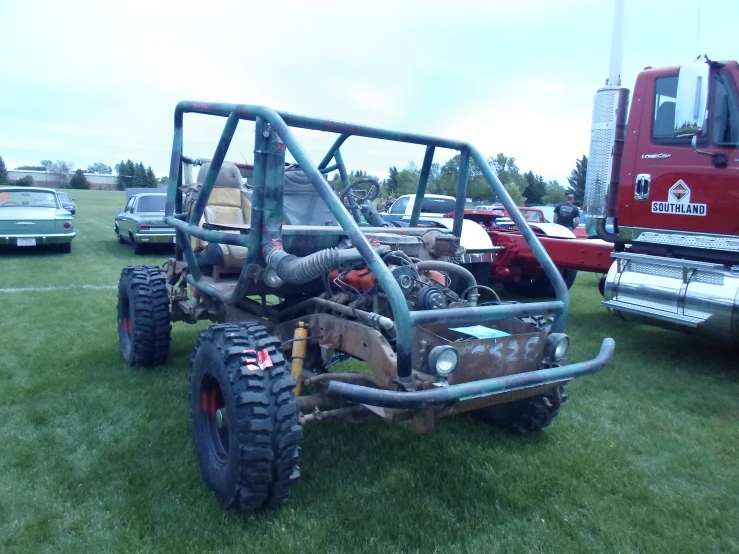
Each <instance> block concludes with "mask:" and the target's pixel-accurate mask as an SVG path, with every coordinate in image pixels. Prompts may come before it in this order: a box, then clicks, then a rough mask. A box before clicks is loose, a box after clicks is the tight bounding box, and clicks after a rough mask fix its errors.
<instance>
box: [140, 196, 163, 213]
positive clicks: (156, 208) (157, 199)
mask: <svg viewBox="0 0 739 554" xmlns="http://www.w3.org/2000/svg"><path fill="white" fill-rule="evenodd" d="M166 200H167V196H166V195H164V194H162V195H161V196H159V195H157V196H142V197H141V198H139V204H138V206H136V211H137V212H163V211H164V204H165V202H166Z"/></svg>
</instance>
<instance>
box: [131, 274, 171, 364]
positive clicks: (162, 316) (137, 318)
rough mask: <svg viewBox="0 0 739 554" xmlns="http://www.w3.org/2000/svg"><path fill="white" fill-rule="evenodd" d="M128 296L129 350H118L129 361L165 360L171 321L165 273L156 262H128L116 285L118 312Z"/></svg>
mask: <svg viewBox="0 0 739 554" xmlns="http://www.w3.org/2000/svg"><path fill="white" fill-rule="evenodd" d="M126 295H128V296H130V299H131V314H130V315H131V319H132V329H131V351H130V353H128V354H126V353H124V352H123V351H121V354H122V355H123V358H124V359H125V360H126V362H127V363H128V364H129V365H132V366H139V367H156V366H162V365H164V364H166V363H167V358H168V357H169V344H170V338H171V334H172V323H171V320H170V314H169V295H168V294H167V284H166V278H165V275H164V273H163V272H162V270H161V269H159V268H158V267H157V266H140V265H139V266H128V267H125V268H123V270H122V271H121V280H120V282H119V285H118V313H119V314H120V313H121V310H122V306H121V303H122V302H123V301H124V299H125V296H126Z"/></svg>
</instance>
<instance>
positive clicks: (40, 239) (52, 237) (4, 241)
mask: <svg viewBox="0 0 739 554" xmlns="http://www.w3.org/2000/svg"><path fill="white" fill-rule="evenodd" d="M76 236H77V233H51V234H48V235H40V234H39V235H33V234H28V235H0V244H1V245H3V246H15V245H16V243H17V240H18V239H36V246H42V245H44V244H64V243H67V242H72V239H74V237H76Z"/></svg>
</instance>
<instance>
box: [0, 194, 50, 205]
mask: <svg viewBox="0 0 739 554" xmlns="http://www.w3.org/2000/svg"><path fill="white" fill-rule="evenodd" d="M14 206H23V207H28V208H56V207H57V205H56V196H55V195H54V193H53V192H46V191H38V190H3V191H0V208H12V207H14Z"/></svg>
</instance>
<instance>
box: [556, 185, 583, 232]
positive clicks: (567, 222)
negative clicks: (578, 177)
mask: <svg viewBox="0 0 739 554" xmlns="http://www.w3.org/2000/svg"><path fill="white" fill-rule="evenodd" d="M574 202H575V197H574V195H572V194H568V195H567V202H563V203H561V204H557V205H556V206H555V207H554V223H559V224H560V225H562V226H563V227H567V228H568V229H569V230H570V231H574V230H575V227H577V226H578V225H580V209H579V208H578V207H577V206H575V204H574Z"/></svg>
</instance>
